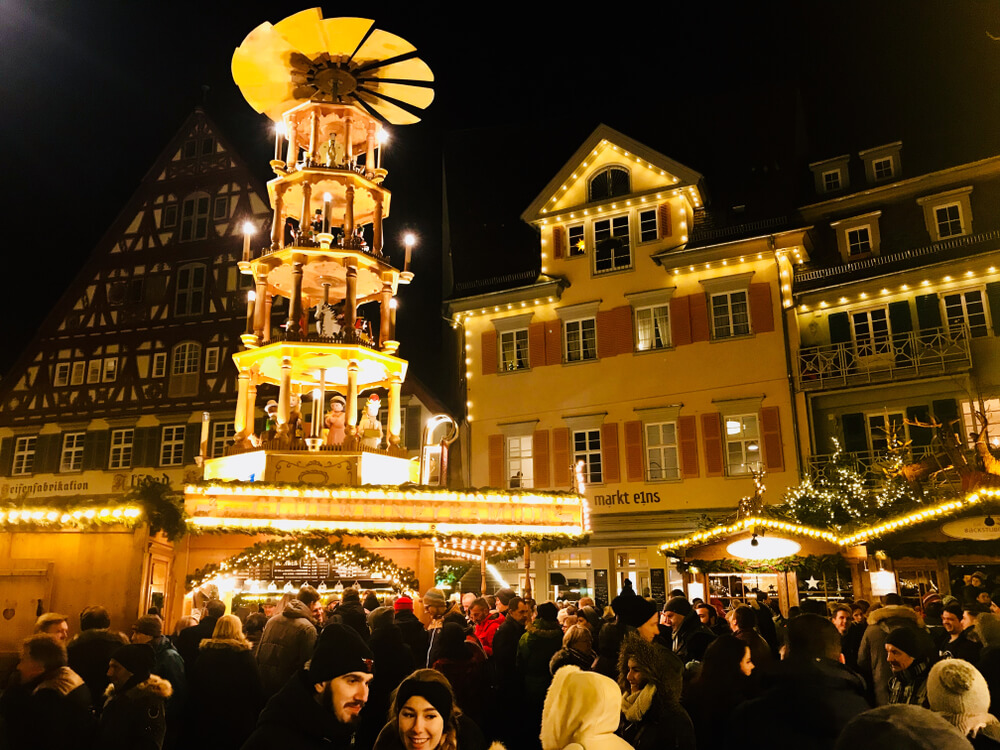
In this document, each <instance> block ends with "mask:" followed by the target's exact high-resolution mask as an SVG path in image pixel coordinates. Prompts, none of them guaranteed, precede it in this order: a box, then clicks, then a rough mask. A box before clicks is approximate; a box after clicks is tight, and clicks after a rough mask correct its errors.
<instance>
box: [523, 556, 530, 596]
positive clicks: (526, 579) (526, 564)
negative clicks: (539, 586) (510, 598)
mask: <svg viewBox="0 0 1000 750" xmlns="http://www.w3.org/2000/svg"><path fill="white" fill-rule="evenodd" d="M523 598H525V599H530V598H531V545H530V544H525V545H524V597H523Z"/></svg>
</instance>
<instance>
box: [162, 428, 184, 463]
mask: <svg viewBox="0 0 1000 750" xmlns="http://www.w3.org/2000/svg"><path fill="white" fill-rule="evenodd" d="M183 463H184V425H166V426H164V428H163V442H161V443H160V466H180V465H181V464H183Z"/></svg>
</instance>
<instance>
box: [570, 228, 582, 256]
mask: <svg viewBox="0 0 1000 750" xmlns="http://www.w3.org/2000/svg"><path fill="white" fill-rule="evenodd" d="M566 235H567V236H568V237H569V254H570V256H580V255H585V254H586V252H587V241H586V240H585V239H584V236H583V224H574V225H573V226H571V227H566Z"/></svg>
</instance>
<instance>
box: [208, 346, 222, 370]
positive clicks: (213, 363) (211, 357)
mask: <svg viewBox="0 0 1000 750" xmlns="http://www.w3.org/2000/svg"><path fill="white" fill-rule="evenodd" d="M218 371H219V347H217V346H210V347H208V348H207V349H206V350H205V372H218Z"/></svg>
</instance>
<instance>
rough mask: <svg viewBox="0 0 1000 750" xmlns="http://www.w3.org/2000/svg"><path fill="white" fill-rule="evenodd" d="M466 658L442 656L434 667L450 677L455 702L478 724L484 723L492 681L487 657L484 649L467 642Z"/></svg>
mask: <svg viewBox="0 0 1000 750" xmlns="http://www.w3.org/2000/svg"><path fill="white" fill-rule="evenodd" d="M463 645H464V646H465V652H466V654H467V656H466V658H464V659H458V658H448V657H446V656H442V657H440V658H438V659H436V660H435V661H434V663H433V664H432V665H431V668H432V669H436V670H437V671H438V672H440V673H441V674H443V675H444V676H445V677H447V678H448V682H449V683H450V684H451V688H452V690H454V691H455V703H457V704H458V707H459V708H461V709H462V713H464V714H466V715H468V716H469V717H470V718H471V719H472V720H473V721H474V722H476V724H478V725H482V723H483V720H484V718H485V717H484V708H485V704H486V698H487V695H488V693H489V687H490V683H489V680H488V679H487V674H486V657H485V654H483V651H482V649H480V648H478V647H475V646H473V645H472V644H469V643H465V644H463Z"/></svg>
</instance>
